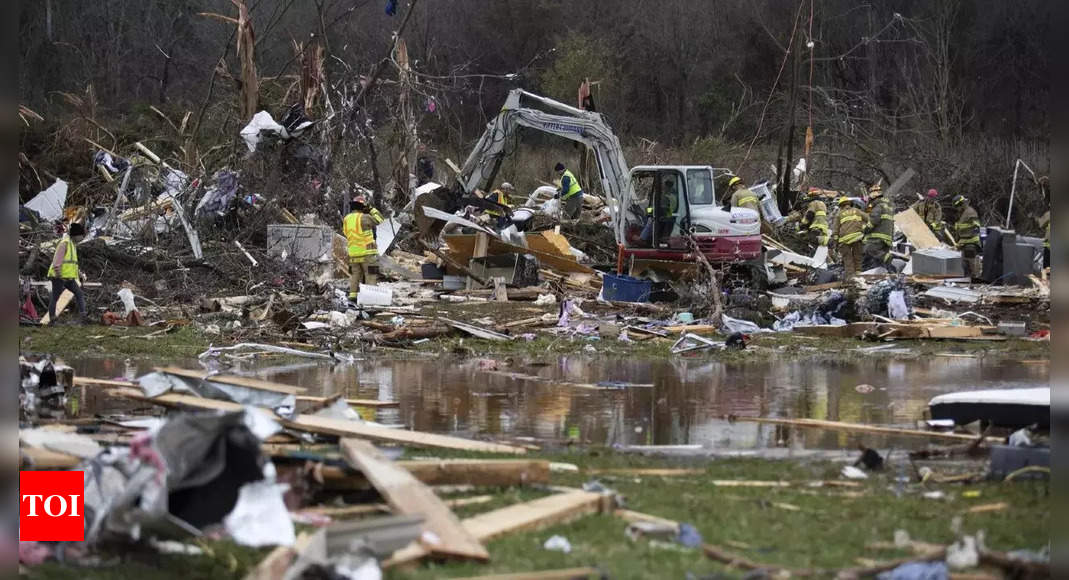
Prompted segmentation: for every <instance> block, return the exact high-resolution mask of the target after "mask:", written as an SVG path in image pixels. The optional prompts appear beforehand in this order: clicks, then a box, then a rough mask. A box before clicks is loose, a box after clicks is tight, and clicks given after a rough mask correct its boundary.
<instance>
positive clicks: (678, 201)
mask: <svg viewBox="0 0 1069 580" xmlns="http://www.w3.org/2000/svg"><path fill="white" fill-rule="evenodd" d="M524 100H527V101H531V102H533V103H536V104H537V105H540V106H541V107H542V108H534V107H531V106H524V103H523V102H524ZM543 108H544V109H546V110H542V109H543ZM521 130H533V131H539V132H543V133H548V134H550V135H556V136H559V137H563V138H565V139H568V140H571V141H575V142H578V143H582V144H583V145H585V146H586V147H588V148H589V149H590V150H591V151H592V152H593V157H594V159H595V161H596V165H597V178H598V179H599V180H600V182H601V186H602V191H603V192H604V195H605V201H606V204H607V206H608V207H609V212H610V216H611V218H612V220H611V221H612V228H613V231H614V234H615V237H616V242H617V271H618V272H620V273H626V271H629V270H634V269H635V266H636V264H637V263H639V262H642V263H646V264H650V263H654V264H655V263H662V264H663V263H671V262H683V263H685V262H694V261H695V260H697V259H698V257H697V255H696V254H697V252H698V251H700V253H701V254H702V255H703V256H704V257H705V259H706V260H708V261H709V262H710V263H712V264H714V265H729V264H741V263H744V262H751V263H752V262H753V261H754V260H758V259H760V258H761V256H762V243H761V219H760V215H759V214H758V213H757V212H755V211H753V210H750V209H745V208H730V207H726V206H724V205H723V204H722V203H721V202H719V201H718V196H717V192H716V188H715V182H716V180H715V179H714V177H716V171H715V170H714V169H713V168H712V167H710V166H707V165H641V166H638V167H634V168H631V169H628V166H627V161H626V160H625V159H624V156H623V149H622V148H621V147H620V142H619V140H618V139H617V137H616V135H615V134H614V133H613V131H612V129H611V128H610V127H609V124H608V123H607V122H606V121H605V119H604V118H603V117H602V115H601V114H600V113H596V112H592V111H586V110H583V109H579V108H576V107H572V106H569V105H566V104H564V103H561V102H559V101H555V100H553V99H550V98H547V97H543V96H539V95H536V94H533V93H530V92H527V91H524V90H522V89H513V90H512V91H510V92H509V94H508V97H507V98H506V99H505V104H504V106H502V107H501V111H500V112H499V113H498V115H497V116H496V117H494V118H493V119H492V120H491V121H490V122H489V123H488V124H487V126H486V131H485V132H484V133H483V135H482V137H481V138H480V139H479V141H478V142H477V143H476V144H475V147H474V149H473V150H472V152H471V154H470V155H468V158H467V160H466V161H465V162H464V165H463V166H462V167H461V168H460V173H459V175H457V178H456V182H455V183H454V184H452V185H451V186H449V187H445V186H443V187H440V188H438V189H436V190H434V191H431V192H428V193H425V194H423V195H421V196H419V197H418V198H417V199H416V202H415V210H416V216H417V217H416V219H417V224H418V225H419V227H420V230H421V235H422V236H423V238H424V239H425V240H427V241H431V239H432V238H436V237H437V235H438V233H439V232H440V230H441V224H442V222H436V224H437V225H435V222H432V221H431V220H424V221H420V218H422V217H423V210H422V206H424V205H427V206H431V207H434V208H436V209H440V210H442V211H447V212H454V211H456V210H457V209H460V208H462V207H465V206H466V205H473V206H475V207H483V208H485V209H495V207H494V206H496V209H499V210H501V211H506V212H507V211H508V208H504V207H503V206H498V205H497V204H495V203H493V202H492V201H489V200H484V199H482V198H480V197H479V196H477V195H475V191H476V190H482V191H486V190H487V188H488V187H489V185H490V184H492V183H494V180H495V178H496V176H497V173H498V171H499V169H500V168H501V163H502V161H503V160H504V159H505V157H506V156H507V155H508V154H509V153H511V152H512V151H513V150H514V148H515V144H516V143H517V137H518V133H519V132H520V131H521ZM719 171H721V172H722V170H719ZM510 215H511V213H510Z"/></svg>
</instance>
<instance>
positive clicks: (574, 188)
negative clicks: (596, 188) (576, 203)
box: [560, 169, 583, 199]
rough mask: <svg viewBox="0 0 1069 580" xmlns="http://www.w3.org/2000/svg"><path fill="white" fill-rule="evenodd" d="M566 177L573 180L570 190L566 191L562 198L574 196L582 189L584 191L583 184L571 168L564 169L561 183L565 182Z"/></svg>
mask: <svg viewBox="0 0 1069 580" xmlns="http://www.w3.org/2000/svg"><path fill="white" fill-rule="evenodd" d="M565 177H567V178H568V179H571V182H570V185H569V186H568V191H565V192H564V195H561V196H560V198H561V199H568V198H570V197H574V196H575V194H577V193H579V192H580V191H583V188H582V186H580V185H579V180H578V179H576V178H575V175H573V174H572V172H571V170H568V169H565V170H564V174H563V175H561V177H560V181H561V183H564V178H565Z"/></svg>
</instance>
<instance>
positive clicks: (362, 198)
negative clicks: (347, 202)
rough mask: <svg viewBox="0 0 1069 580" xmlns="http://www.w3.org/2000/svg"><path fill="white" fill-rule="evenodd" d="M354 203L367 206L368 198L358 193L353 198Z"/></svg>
mask: <svg viewBox="0 0 1069 580" xmlns="http://www.w3.org/2000/svg"><path fill="white" fill-rule="evenodd" d="M353 203H362V204H364V205H367V196H366V195H364V194H362V193H358V194H356V195H354V196H353Z"/></svg>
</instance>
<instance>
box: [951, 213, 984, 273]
mask: <svg viewBox="0 0 1069 580" xmlns="http://www.w3.org/2000/svg"><path fill="white" fill-rule="evenodd" d="M954 205H955V206H956V207H957V208H958V219H957V221H956V222H955V223H954V235H955V236H956V239H957V243H958V250H960V251H961V257H962V266H964V269H965V276H967V277H970V278H971V277H979V276H980V258H979V254H980V216H979V214H977V213H976V210H975V209H973V207H972V205H970V204H969V200H967V199H965V198H964V197H962V196H960V195H959V196H958V197H957V199H956V200H955V201H954Z"/></svg>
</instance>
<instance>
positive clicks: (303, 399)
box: [297, 395, 401, 407]
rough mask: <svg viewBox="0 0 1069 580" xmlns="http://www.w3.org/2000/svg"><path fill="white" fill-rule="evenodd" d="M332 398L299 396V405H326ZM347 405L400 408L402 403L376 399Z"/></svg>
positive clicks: (347, 401) (356, 400) (350, 400)
mask: <svg viewBox="0 0 1069 580" xmlns="http://www.w3.org/2000/svg"><path fill="white" fill-rule="evenodd" d="M329 398H330V397H314V396H311V395H297V402H298V403H324V402H326V400H327V399H329ZM345 402H346V403H349V404H350V405H354V406H357V407H398V406H400V405H401V402H400V401H378V400H375V399H345Z"/></svg>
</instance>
